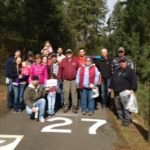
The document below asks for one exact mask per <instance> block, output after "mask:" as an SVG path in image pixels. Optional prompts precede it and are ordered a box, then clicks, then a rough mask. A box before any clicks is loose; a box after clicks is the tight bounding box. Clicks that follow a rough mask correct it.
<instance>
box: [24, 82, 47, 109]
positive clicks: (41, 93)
mask: <svg viewBox="0 0 150 150" xmlns="http://www.w3.org/2000/svg"><path fill="white" fill-rule="evenodd" d="M46 94H47V91H45V90H43V88H42V87H41V86H40V85H39V86H38V87H37V88H35V87H34V85H33V84H32V83H31V84H29V85H28V87H27V88H26V89H25V92H24V101H25V103H26V105H27V106H29V107H32V104H33V103H35V102H36V101H38V100H39V99H40V98H43V97H45V96H46Z"/></svg>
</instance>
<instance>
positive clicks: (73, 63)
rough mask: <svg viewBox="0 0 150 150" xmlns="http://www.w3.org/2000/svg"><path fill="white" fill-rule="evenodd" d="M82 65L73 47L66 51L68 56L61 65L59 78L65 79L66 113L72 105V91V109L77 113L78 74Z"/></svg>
mask: <svg viewBox="0 0 150 150" xmlns="http://www.w3.org/2000/svg"><path fill="white" fill-rule="evenodd" d="M79 67H80V64H79V62H78V61H77V59H76V58H75V57H73V52H72V50H71V49H68V50H67V51H66V58H64V59H63V60H62V61H61V63H60V66H59V71H58V79H59V80H60V81H63V91H64V113H66V112H68V110H69V107H70V106H71V104H70V101H69V95H70V92H71V99H72V111H73V112H74V113H77V89H76V81H75V80H76V74H77V70H78V68H79Z"/></svg>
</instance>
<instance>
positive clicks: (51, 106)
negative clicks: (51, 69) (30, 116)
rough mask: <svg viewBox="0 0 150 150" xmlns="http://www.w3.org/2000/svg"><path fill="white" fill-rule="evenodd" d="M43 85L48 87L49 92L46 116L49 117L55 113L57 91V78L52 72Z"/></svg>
mask: <svg viewBox="0 0 150 150" xmlns="http://www.w3.org/2000/svg"><path fill="white" fill-rule="evenodd" d="M45 87H46V88H49V93H48V95H47V100H48V116H49V117H51V116H53V115H55V101H56V92H57V91H58V80H57V79H56V76H55V75H54V74H52V76H51V78H50V79H48V80H46V83H45Z"/></svg>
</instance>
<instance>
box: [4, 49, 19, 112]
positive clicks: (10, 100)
mask: <svg viewBox="0 0 150 150" xmlns="http://www.w3.org/2000/svg"><path fill="white" fill-rule="evenodd" d="M20 56H21V51H20V50H19V49H17V50H16V51H15V53H14V55H12V56H10V57H9V58H8V59H7V61H6V66H5V75H6V84H7V107H8V109H9V110H11V109H12V108H13V88H12V80H11V73H10V71H11V67H10V66H11V65H12V64H13V62H14V61H15V59H16V58H18V57H20Z"/></svg>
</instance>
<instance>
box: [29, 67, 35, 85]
mask: <svg viewBox="0 0 150 150" xmlns="http://www.w3.org/2000/svg"><path fill="white" fill-rule="evenodd" d="M33 70H34V66H33V65H31V68H30V75H29V83H31V81H32V80H31V79H32V76H33Z"/></svg>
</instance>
